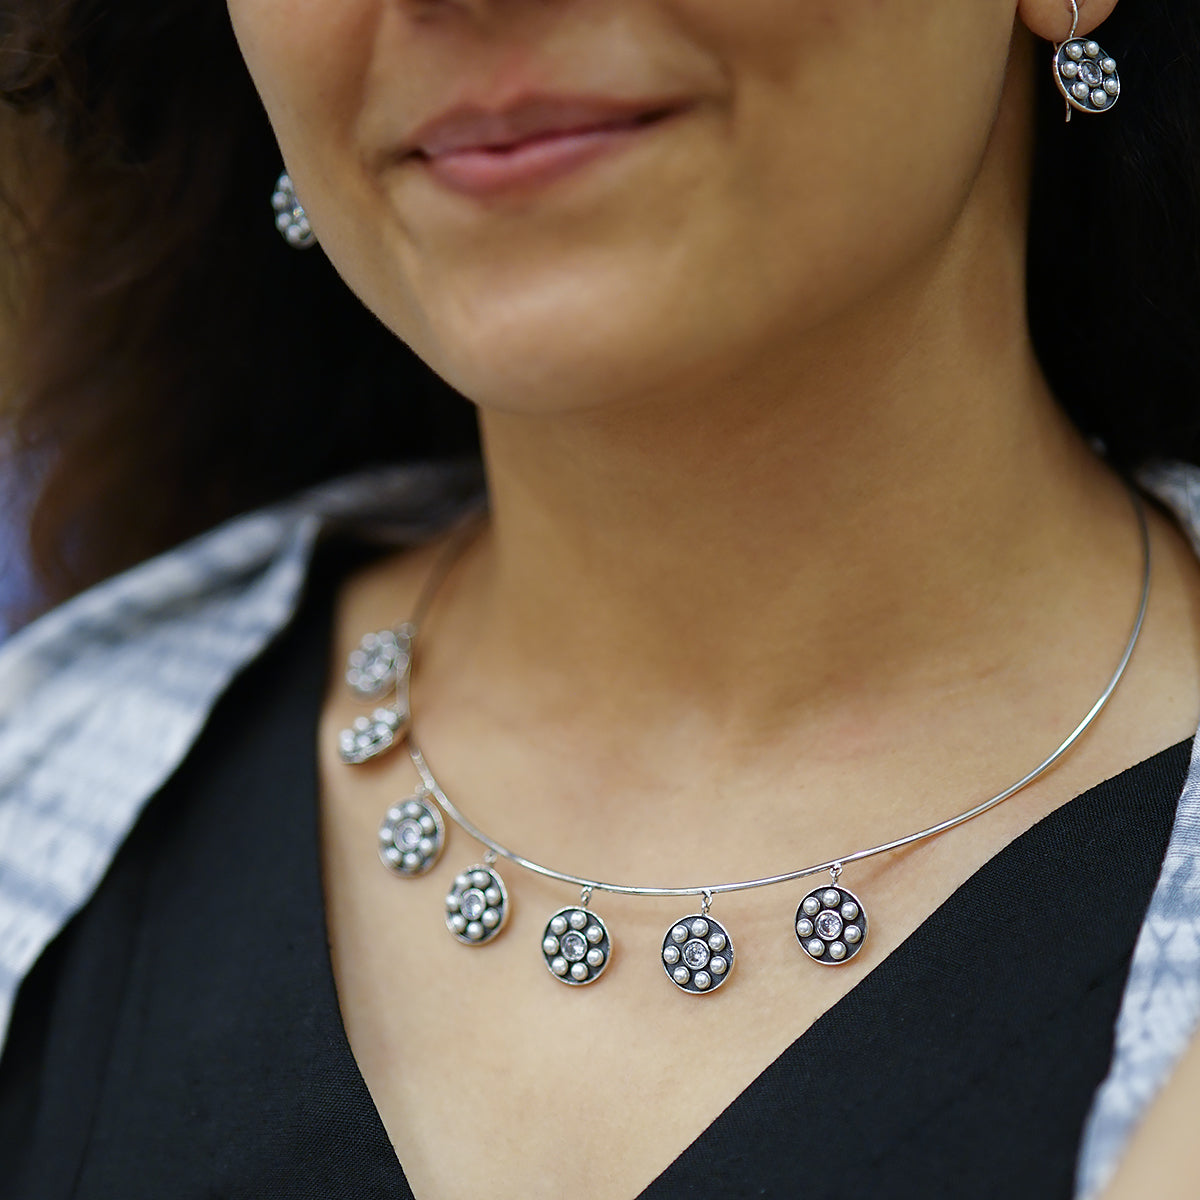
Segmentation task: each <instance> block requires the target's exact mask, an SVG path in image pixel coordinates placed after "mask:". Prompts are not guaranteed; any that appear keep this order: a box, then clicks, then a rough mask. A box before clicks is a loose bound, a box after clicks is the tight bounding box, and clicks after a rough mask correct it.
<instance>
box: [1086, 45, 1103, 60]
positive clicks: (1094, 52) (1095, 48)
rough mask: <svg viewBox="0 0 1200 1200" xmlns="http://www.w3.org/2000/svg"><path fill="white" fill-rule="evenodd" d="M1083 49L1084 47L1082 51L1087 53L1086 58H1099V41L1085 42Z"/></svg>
mask: <svg viewBox="0 0 1200 1200" xmlns="http://www.w3.org/2000/svg"><path fill="white" fill-rule="evenodd" d="M1083 49H1084V52H1085V53H1086V54H1087V56H1088V58H1099V57H1100V43H1099V42H1087V43H1086V44H1085V45H1084V47H1083Z"/></svg>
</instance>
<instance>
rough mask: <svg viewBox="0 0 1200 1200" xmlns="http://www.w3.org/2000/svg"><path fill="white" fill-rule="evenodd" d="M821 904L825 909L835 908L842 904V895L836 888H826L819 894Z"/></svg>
mask: <svg viewBox="0 0 1200 1200" xmlns="http://www.w3.org/2000/svg"><path fill="white" fill-rule="evenodd" d="M821 902H822V903H823V904H824V905H825V907H826V908H837V906H838V905H839V904H841V902H842V894H841V892H839V891H838V890H837V889H836V888H826V889H825V891H824V892H822V893H821Z"/></svg>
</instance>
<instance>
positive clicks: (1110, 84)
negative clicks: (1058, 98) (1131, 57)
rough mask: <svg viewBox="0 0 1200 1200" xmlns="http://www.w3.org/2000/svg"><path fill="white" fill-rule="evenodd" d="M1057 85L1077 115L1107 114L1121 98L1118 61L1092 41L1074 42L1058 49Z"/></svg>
mask: <svg viewBox="0 0 1200 1200" xmlns="http://www.w3.org/2000/svg"><path fill="white" fill-rule="evenodd" d="M1054 82H1055V83H1057V84H1058V90H1059V91H1060V92H1062V94H1063V96H1065V97H1066V101H1067V103H1068V104H1069V105H1070V106H1071V107H1072V108H1073V109H1075V110H1076V111H1077V112H1083V113H1099V112H1107V111H1108V110H1109V109H1110V108H1112V106H1113V105H1114V104H1116V102H1117V100H1118V99H1120V96H1121V75H1120V72H1118V70H1117V63H1116V60H1115V59H1114V58H1111V57H1110V56H1109V55H1107V54H1105V52H1104V51H1103V50H1102V49H1101V47H1100V43H1099V42H1093V41H1092V40H1091V39H1090V38H1072V39H1071V40H1070V41H1069V42H1063V44H1062V45H1061V46H1059V48H1058V53H1057V54H1056V55H1055V56H1054Z"/></svg>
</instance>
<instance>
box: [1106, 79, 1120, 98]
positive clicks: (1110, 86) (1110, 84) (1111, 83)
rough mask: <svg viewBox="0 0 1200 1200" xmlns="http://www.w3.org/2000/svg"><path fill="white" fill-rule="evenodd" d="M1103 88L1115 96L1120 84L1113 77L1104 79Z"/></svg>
mask: <svg viewBox="0 0 1200 1200" xmlns="http://www.w3.org/2000/svg"><path fill="white" fill-rule="evenodd" d="M1104 90H1105V91H1106V92H1107V93H1108V94H1109V95H1110V96H1115V95H1116V94H1117V93H1118V92H1119V91H1120V90H1121V85H1120V84H1119V83H1118V82H1117V81H1116V80H1115V79H1106V80H1105V81H1104Z"/></svg>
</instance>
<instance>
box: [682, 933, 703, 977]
mask: <svg viewBox="0 0 1200 1200" xmlns="http://www.w3.org/2000/svg"><path fill="white" fill-rule="evenodd" d="M708 959H709V954H708V947H707V946H706V945H705V944H704V943H703V942H702V941H700V940H699V939H697V938H693V939H692V941H690V942H688V944H687V945H686V946H684V948H683V961H684V962H685V963H687V965H688V966H689V967H691V968H692V970H693V971H698V970H699V969H700V968H701V967H706V966H708Z"/></svg>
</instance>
